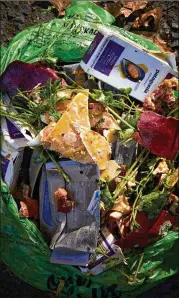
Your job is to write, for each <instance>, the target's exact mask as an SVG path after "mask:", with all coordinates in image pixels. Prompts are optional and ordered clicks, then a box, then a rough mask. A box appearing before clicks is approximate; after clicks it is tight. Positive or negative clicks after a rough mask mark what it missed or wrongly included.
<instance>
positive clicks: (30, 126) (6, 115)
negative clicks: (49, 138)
mask: <svg viewBox="0 0 179 298" xmlns="http://www.w3.org/2000/svg"><path fill="white" fill-rule="evenodd" d="M1 116H3V117H7V118H12V119H14V120H17V121H19V122H21V123H23V124H25V125H26V126H27V128H28V127H29V128H30V129H31V130H32V132H33V133H34V134H35V135H37V131H36V130H35V128H34V127H33V126H32V125H30V124H29V123H28V122H27V121H25V120H24V119H23V118H19V117H17V116H15V115H14V114H13V115H12V114H10V113H9V114H6V113H4V112H1Z"/></svg>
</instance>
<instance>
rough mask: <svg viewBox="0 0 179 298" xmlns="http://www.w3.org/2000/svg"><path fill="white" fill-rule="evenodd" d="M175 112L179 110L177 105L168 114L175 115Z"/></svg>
mask: <svg viewBox="0 0 179 298" xmlns="http://www.w3.org/2000/svg"><path fill="white" fill-rule="evenodd" d="M175 112H179V107H176V108H175V109H174V110H172V111H171V112H170V113H169V114H168V115H167V116H168V117H169V116H171V115H173V114H174V113H175Z"/></svg>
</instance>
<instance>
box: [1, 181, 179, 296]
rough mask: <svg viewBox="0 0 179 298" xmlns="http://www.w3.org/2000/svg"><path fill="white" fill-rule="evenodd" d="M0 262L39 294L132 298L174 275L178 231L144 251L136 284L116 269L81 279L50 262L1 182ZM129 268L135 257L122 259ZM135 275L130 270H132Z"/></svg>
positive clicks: (36, 234) (31, 226)
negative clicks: (128, 280)
mask: <svg viewBox="0 0 179 298" xmlns="http://www.w3.org/2000/svg"><path fill="white" fill-rule="evenodd" d="M0 248H1V253H0V256H1V260H2V261H3V262H4V263H5V264H7V266H9V268H10V269H11V270H12V272H13V273H14V274H15V275H17V276H18V277H19V278H21V279H23V280H24V281H25V282H27V283H29V284H31V285H32V286H34V287H37V288H39V289H41V290H43V291H49V292H53V293H58V290H59V289H60V290H61V293H60V297H62V298H63V297H64V298H67V297H70V298H77V297H78V298H80V297H81V298H86V297H91V298H92V297H93V298H95V297H97V298H104V297H108V298H110V297H111V298H112V297H116V298H118V297H122V298H127V297H134V296H135V295H137V294H139V293H141V292H144V291H145V290H147V289H149V288H151V287H154V286H155V285H156V284H158V283H159V282H161V281H163V280H164V279H165V278H167V277H169V276H171V275H173V274H175V273H177V271H178V266H179V264H178V251H179V233H177V232H173V231H170V232H169V233H168V235H167V236H166V237H164V238H162V239H161V240H159V241H158V242H156V243H155V244H153V245H151V246H149V247H147V248H145V249H144V257H143V262H142V266H141V268H140V270H139V273H138V278H139V279H138V280H137V281H136V282H132V280H131V281H130V284H127V279H126V277H125V276H124V273H123V270H122V267H121V265H118V266H116V267H113V268H112V269H109V270H108V271H106V272H104V273H102V274H100V275H99V276H91V277H90V276H86V275H84V274H83V273H82V272H81V271H80V270H78V269H76V268H74V267H72V266H66V265H54V264H51V263H50V261H49V260H50V254H51V252H50V249H49V248H48V246H47V244H46V242H45V240H44V239H43V236H42V235H41V233H40V231H39V230H38V229H37V227H36V226H35V225H34V224H33V223H32V222H31V221H29V220H28V219H25V218H24V219H23V218H20V217H19V213H18V208H17V205H16V203H15V201H14V199H13V197H12V196H11V194H10V193H9V190H8V187H7V186H6V185H5V184H4V183H3V182H2V183H1V243H0ZM125 256H126V258H127V259H128V264H129V267H131V266H132V264H134V263H135V262H136V260H137V255H135V254H129V255H125ZM134 272H135V270H134Z"/></svg>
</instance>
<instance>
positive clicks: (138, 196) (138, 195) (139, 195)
mask: <svg viewBox="0 0 179 298" xmlns="http://www.w3.org/2000/svg"><path fill="white" fill-rule="evenodd" d="M156 162H157V161H156ZM155 165H156V163H155V164H154V165H153V167H152V169H151V170H150V172H149V173H148V175H147V177H146V178H144V179H143V180H145V182H143V183H142V181H143V180H142V181H141V182H140V185H142V188H141V189H140V191H139V192H138V189H139V186H140V185H139V186H138V188H137V192H138V194H137V196H136V199H135V201H134V203H133V205H132V214H131V218H130V221H132V224H131V226H132V227H134V226H135V225H137V223H136V221H135V218H136V214H137V210H135V207H136V205H137V202H138V200H139V198H140V197H141V195H142V191H143V188H144V187H145V186H146V184H147V183H148V181H149V180H150V177H151V175H152V173H153V170H154V168H155Z"/></svg>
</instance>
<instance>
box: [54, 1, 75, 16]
mask: <svg viewBox="0 0 179 298" xmlns="http://www.w3.org/2000/svg"><path fill="white" fill-rule="evenodd" d="M49 2H50V3H51V4H52V5H53V6H55V7H56V9H57V10H58V14H59V16H64V15H65V9H66V8H67V7H68V6H69V5H70V3H71V0H65V1H60V0H50V1H49Z"/></svg>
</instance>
